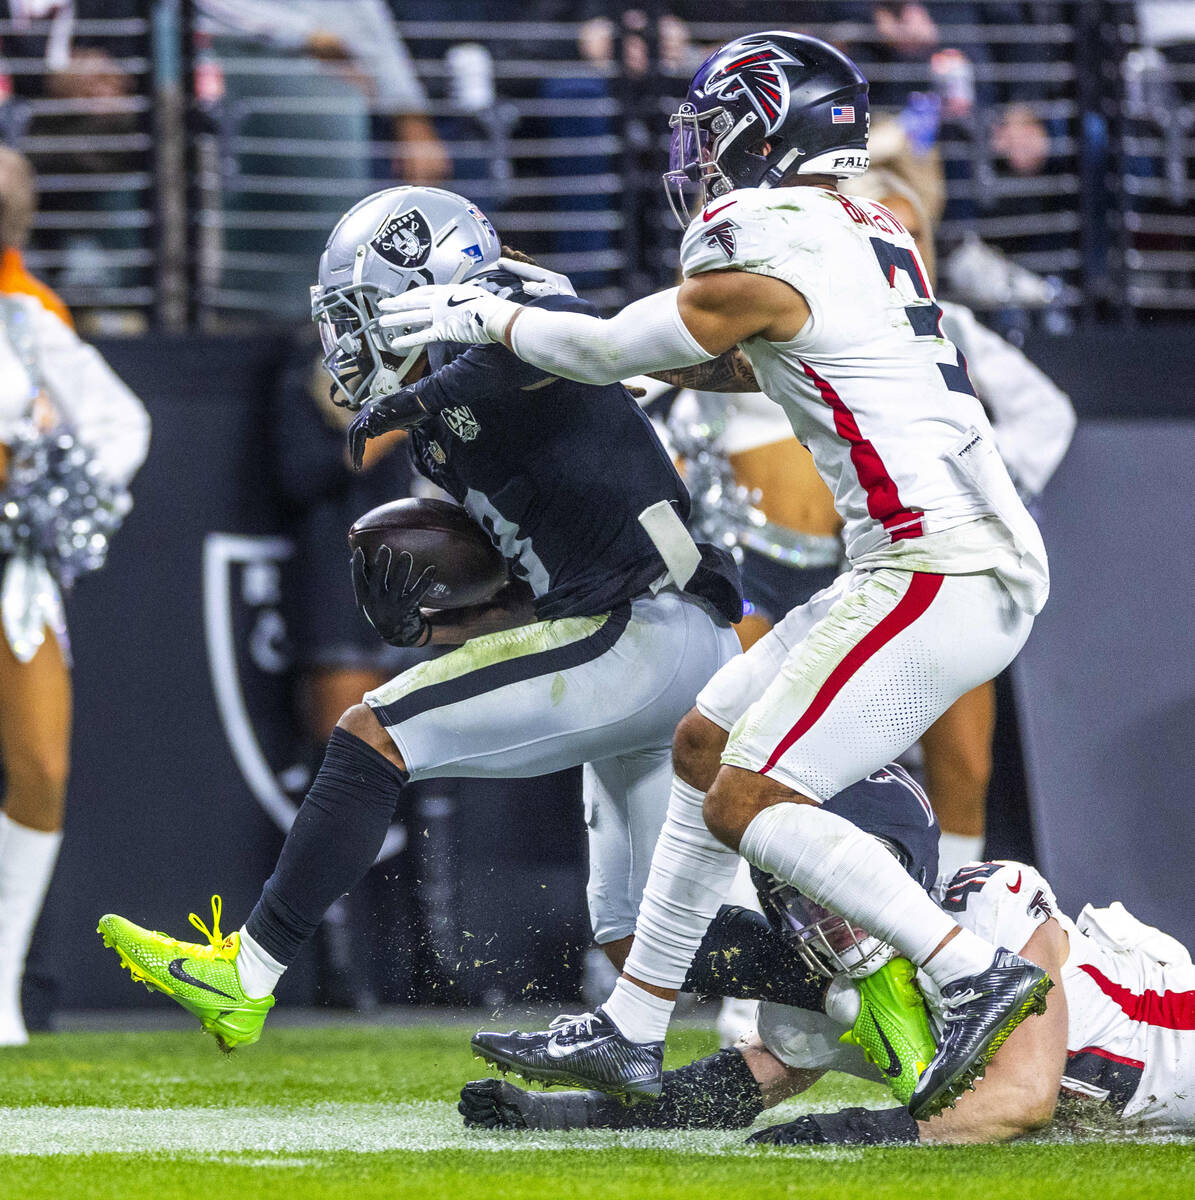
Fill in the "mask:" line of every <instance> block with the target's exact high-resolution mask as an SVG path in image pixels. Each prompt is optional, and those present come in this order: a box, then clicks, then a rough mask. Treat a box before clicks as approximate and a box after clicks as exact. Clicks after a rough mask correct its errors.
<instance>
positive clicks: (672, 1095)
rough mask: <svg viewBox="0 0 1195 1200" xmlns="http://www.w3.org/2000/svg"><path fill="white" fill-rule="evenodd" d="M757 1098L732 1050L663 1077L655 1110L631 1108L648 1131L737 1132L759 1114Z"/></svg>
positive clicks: (758, 1094) (746, 1070)
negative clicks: (724, 1130) (722, 1130)
mask: <svg viewBox="0 0 1195 1200" xmlns="http://www.w3.org/2000/svg"><path fill="white" fill-rule="evenodd" d="M763 1107H764V1105H763V1093H762V1092H761V1091H760V1089H759V1084H758V1083H757V1082H756V1079H755V1076H754V1075H752V1074H751V1068H750V1067H749V1066H747V1060H746V1059H745V1058H744V1057H743V1056H742V1055H741V1054H740V1053H739V1052H738V1051H737V1050H719V1051H718V1052H717V1053H716V1054H711V1055H710V1056H709V1057H708V1058H699V1059H698V1060H697V1061H696V1062H691V1063H689V1065H688V1066H685V1067H681V1068H680V1070H679V1071H665V1072H664V1087H663V1090H662V1091H661V1092H660V1099H659V1101H658V1102H657V1103H655V1104H637V1105H635V1107H634V1108H633V1109H631V1110H630V1111H631V1112H633V1113H636V1114H638V1113H639V1111H640V1110H641V1109H644V1110H646V1111H645V1112H643V1114H642V1115H643V1116H644V1118H645V1127H646V1128H648V1129H742V1128H743V1127H744V1126H746V1125H750V1124H751V1122H752V1121H754V1120H755V1118H756V1117H758V1116H759V1114H760V1113H761V1112H763Z"/></svg>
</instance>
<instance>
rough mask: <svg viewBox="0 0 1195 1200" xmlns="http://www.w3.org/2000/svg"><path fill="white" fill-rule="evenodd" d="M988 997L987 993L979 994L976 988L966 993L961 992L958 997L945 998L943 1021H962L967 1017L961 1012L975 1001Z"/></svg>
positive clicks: (943, 1002) (942, 1003) (969, 989)
mask: <svg viewBox="0 0 1195 1200" xmlns="http://www.w3.org/2000/svg"><path fill="white" fill-rule="evenodd" d="M984 995H986V993H985V992H977V991H975V989H974V988H968V989H967V991H965V992H960V993H959V994H958V995H957V996H943V997H942V1000H941V1005H942V1014H941V1015H942V1020H943V1021H961V1020H963V1019H964V1018H965V1017H966V1015H967V1014H966V1013H965V1012H962V1011H961V1010H962V1009H964V1008H966V1006H967V1005H968V1004H970V1003H971V1002H972V1001H973V1000H978V999H979V998H980V997H981V996H984Z"/></svg>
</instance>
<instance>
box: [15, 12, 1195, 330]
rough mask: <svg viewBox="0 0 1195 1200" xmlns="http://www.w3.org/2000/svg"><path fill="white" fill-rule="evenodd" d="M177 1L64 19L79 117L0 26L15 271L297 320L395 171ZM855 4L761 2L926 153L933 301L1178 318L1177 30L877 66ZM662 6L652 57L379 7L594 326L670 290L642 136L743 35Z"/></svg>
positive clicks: (489, 188)
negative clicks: (564, 274) (804, 35)
mask: <svg viewBox="0 0 1195 1200" xmlns="http://www.w3.org/2000/svg"><path fill="white" fill-rule="evenodd" d="M201 7H202V5H196V4H194V3H189V2H188V0H151V2H150V3H148V4H145V5H143V6H140V9H142V10H144V11H145V12H146V14H147V15H146V16H145V17H143V18H129V19H121V20H115V19H113V20H100V21H78V22H76V23H75V26H74V31H73V33H74V36H75V37H76V39H78V41H79V42H80V44H83V45H88V44H91V45H95V44H99V45H101V46H105V45H106V46H109V47H110V48H111V49H110V57H111V59H112V60H113V64H114V66H115V68H116V70H117V72H118V74H119V76H120V79H121V81H122V82H121V86H122V87H123V88H124V91H123V93H122V94H120V95H118V96H114V97H111V98H110V99H108V100H107V101H106V102H105V104H104V106H103V111H102V112H97V110H96V107H95V105H94V104H92V102H90V101H88V100H85V99H80V98H77V97H62V96H59V95H54V94H49V93H48V92H47V89H46V88H45V87H44V86H41V87H39V86H38V85H37V82H36V81H37V79H38V77H39V73H40V74H41V75H42V76H44V74H45V72H46V60H45V54H44V51H41V50H38V49H37V44H36V37H41V38H42V39H43V41H44V40H45V39H46V38H48V37H49V34H50V31H51V25H52V22H33V23H31V24H22V25H21V26H20V27H19V28H18V25H17V23H15V22H12V21H8V22H4V21H0V53H2V55H3V59H2V62H3V69H2V70H0V138H3V139H4V140H5V141H8V142H10V143H12V144H14V145H16V146H17V147H18V148H21V149H24V150H25V151H26V152H28V153H29V154H30V155H31V156H32V157H33V158H34V160H35V163H36V165H37V166H38V168H39V173H40V186H41V198H42V210H41V212H40V213H39V215H38V218H37V225H36V227H35V231H34V239H33V244H32V246H31V248H30V250H29V256H28V257H29V265H30V266H31V267H32V268H33V269H34V270H35V271H38V272H40V273H42V274H43V275H45V276H47V277H48V279H49V281H50V282H51V283H52V284H53V285H54V286H56V287H57V288H58V289H59V291H60V292H61V294H62V295H63V297H64V299H65V300H66V301H67V303H68V304H71V305H72V306H75V307H77V308H82V309H84V310H91V311H92V312H93V313H96V314H98V315H99V318H100V324H101V327H104V328H113V329H121V328H125V329H129V330H133V329H136V328H139V327H141V325H143V324H144V323H145V322H146V321H148V322H150V323H154V324H164V325H167V326H174V327H187V326H191V327H201V328H213V329H219V328H225V327H230V326H235V327H238V328H239V327H244V326H245V325H246V324H247V323H248V324H260V323H262V322H263V320H290V319H299V318H301V317H302V316H303V314H304V312H305V310H306V287H307V285H308V284H309V283H310V282H311V280H312V278H313V275H314V269H315V263H316V261H317V259H318V255H319V252H320V249H321V248H322V244H323V240H324V238H325V236H326V234H327V232H328V230H329V229H330V228H331V226H332V224H333V223H334V221H335V220H336V218H337V217H338V216H339V215H340V213H341V212H343V211H344V209H346V208H347V207H348V206H349V205H351V204H352V203H353V202H354V201H355V200H356V199H358V198H360V196H362V195H364V194H366V193H367V192H369V191H371V190H375V189H376V188H379V187H384V186H387V185H389V184H391V183H393V182H396V180H395V176H394V172H393V169H392V163H393V161H394V160H395V158H396V157H401V155H402V154H403V151H404V145H403V143H401V142H400V141H398V140H396V137H395V134H394V128H393V124H392V122H391V121H390V119H389V117H390V114H386V113H383V112H382V111H381V109H380V107H379V106H378V105H377V104H376V103H373V102H371V100H370V99H369V97H368V96H367V95H366V93H365V90H363V88H362V87H361V86H359V82H360V80H359V77H358V83H356V84H354V83H351V82H346V79H345V75H344V72H343V70H342V69H341V67H342V64H326V63H320V62H318V61H316V59H314V58H312V57H310V56H308V55H306V54H304V53H302V52H300V51H298V50H294V49H285V50H280V49H278V48H277V47H275V46H271V45H269V44H267V43H266V42H261V43H255V42H254V41H253V40H252V39H246V38H238V37H231V36H227V35H221V34H220V33H218V32H213V31H212V30H211V28H210V26H205V25H204V24H203V23H202V21H201V19H200V17H199V16H198V15H197V9H199V8H201ZM395 7H396V8H397V7H399V6H395ZM642 7H643V8H644V9H645V10H647V11H651V12H654V13H657V14H659V13H666V12H667V5H666V4H661V3H657V4H645V5H643V6H642ZM876 7H877V6H876V5H874V4H873V3H871V2H870V0H834V2H833V3H823V4H806V3H802V2H797V0H775V2H774V3H773V4H772V5H770V6H769V12H768V21H769V23H771V24H773V25H774V26H786V25H787V26H790V27H796V28H801V29H804V30H806V31H808V32H810V33H814V34H817V35H819V36H823V37H826V38H827V39H829V40H831V41H833V42H835V43H836V44H839V45H842V46H843V47H844V48H846V49H847V50H848V51H849V52H850V53H851V54H852V55H853V56H854V57H855V58H856V59H857V61H858V62H859V64H860V66H861V67H862V68H863V70H864V72H865V73H866V74H867V75H868V77H869V79H870V80H871V81H872V85H873V101H874V108H875V110H876V112H877V118H876V121H877V129H879V128H880V122H881V121H882V119H883V117H882V115H881V114H888V115H889V116H894V117H895V124H893V123H892V122H889V124H888V131H889V133H891V131H892V130H893V129H899V130H902V131H903V132H904V134H905V135H906V136H907V137H909V138H910V140H911V141H912V143H913V144H914V145H915V146H920V147H929V146H930V145H931V144H932V152H933V153H934V154H936V155H937V156H938V157H939V158H940V161H941V166H942V170H943V172H944V175H945V179H946V192H947V200H946V205H945V211H944V213H943V214H942V220H941V223H940V227H939V240H940V247H941V254H940V277H941V278H940V283H941V290H942V291H943V293H944V294H947V295H950V294H953V295H955V296H956V297H957V298H960V299H963V300H965V301H966V302H967V303H969V304H971V305H972V306H973V307H976V308H977V309H979V310H981V312H984V313H986V314H987V315H988V316H989V318H991V319H994V320H995V321H996V322H997V323H998V324H1002V326H1003V327H1004V328H1006V329H1007V328H1012V329H1016V328H1017V327H1018V326H1020V327H1023V328H1024V327H1029V326H1031V325H1032V326H1036V327H1039V328H1044V329H1053V330H1055V331H1063V330H1065V329H1067V328H1070V327H1071V326H1073V324H1074V323H1075V322H1077V321H1090V320H1095V319H1100V318H1108V317H1112V318H1114V319H1119V320H1125V321H1133V320H1136V319H1155V318H1157V317H1160V316H1166V315H1172V316H1177V317H1179V318H1183V317H1187V316H1189V314H1190V313H1191V312H1193V311H1195V218H1192V217H1191V216H1190V215H1189V210H1190V208H1191V201H1192V198H1193V196H1192V193H1193V190H1195V187H1193V185H1192V182H1191V178H1190V166H1191V158H1192V155H1193V152H1195V49H1193V48H1195V29H1193V30H1192V31H1191V32H1190V34H1189V38H1190V40H1189V41H1183V34H1182V30H1181V29H1179V30H1178V31H1177V32H1176V31H1174V30H1170V31H1167V30H1165V29H1163V30H1162V32H1161V33H1159V31H1158V28H1157V27H1156V24H1153V23H1151V22H1150V21H1148V20H1146V19H1144V17H1143V16H1142V12H1143V11H1144V9H1146V8H1147V7H1148V6H1147V5H1141V4H1138V3H1134V2H1133V0H1054V2H1049V3H1032V4H1029V3H1021V4H1015V3H1014V4H1009V3H1003V4H997V5H985V4H976V3H971V2H969V0H938V2H937V3H935V4H932V5H930V6H929V8H930V10H931V11H932V14H933V16H934V18H935V20H936V34H935V35H934V36H935V37H936V41H934V40H933V38H931V39H930V40H929V41H926V42H924V43H923V44H921V45H919V46H915V47H909V46H904V47H899V48H898V47H896V46H894V44H893V41H892V38H890V37H889V38H886V37H885V36H884V34H883V33H882V32H881V30H880V29H879V27H878V26H877V24H876V22H875V19H874V11H875V9H876ZM892 7H894V8H895V7H898V6H892ZM1192 7H1193V8H1195V6H1192ZM684 8H685V11H686V15H687V16H688V17H689V20H688V23H687V26H686V27H684V28H685V29H686V31H687V43H682V44H681V45H680V48H679V49H678V45H677V41H676V38H675V29H673V30H671V31H666V32H665V34H664V35H663V36H661V33H660V29H659V27H658V26H657V25H656V24H654V23H653V22H652V21H647V22H646V23H644V24H643V26H642V27H641V28H640V27H635V26H634V25H633V22H632V21H630V19H629V18H628V17H627V16H626V14H625V13H624V8H623V6H621V5H617V6H616V5H614V4H611V5H609V9H610V11H611V13H612V14H613V19H612V20H611V21H610V22H609V23H608V25H607V27H606V30H605V34H606V36H607V42H606V43H605V44H604V45H599V43H600V41H601V39H600V38H597V39H596V41H595V30H594V27H593V24H592V23H581V22H576V21H539V20H536V21H531V20H525V21H524V20H487V21H482V22H463V21H458V22H451V21H429V20H407V19H405V14H406V13H407V12H410V13H412V14H416V13H417V9H400V11H401V12H402V14H403V17H402V19H400V20H398V22H397V30H398V34H399V36H400V38H401V40H402V41H403V43H404V44H405V48H406V51H407V52H408V53H409V55H410V56H411V58H412V59H413V63H414V69H415V73H416V74H417V76H418V79H419V80H420V82H421V84H422V87H423V88H424V89H425V91H426V93H427V97H428V105H429V110H430V113H431V115H432V117H433V118H434V120H435V124H436V129H437V131H438V135H439V138H440V139H441V141H442V143H443V148H444V150H445V152H446V153H447V156H448V159H449V161H450V163H451V169H450V171H449V173H448V174H447V176H446V177H445V178H444V180H443V182H444V184H445V186H449V187H452V188H453V189H455V190H458V191H460V192H462V193H464V194H467V195H469V196H470V197H471V198H473V199H475V200H476V201H477V202H478V203H479V204H480V205H481V207H482V208H483V209H484V210H485V211H487V213H489V215H490V216H491V217H492V218H493V220H494V222H495V224H496V225H497V226H498V228H499V229H500V231H501V232H502V233H503V235H504V236H505V238H506V240H507V241H508V242H510V243H511V244H513V245H516V246H517V247H518V248H520V249H523V250H526V251H528V252H529V253H532V254H534V255H535V256H536V257H537V258H539V259H541V260H542V261H543V262H544V263H545V265H548V266H551V267H553V268H556V269H559V270H565V271H568V272H569V273H570V274H572V275H573V276H574V277H575V279H576V282H577V284H578V286H579V287H580V288H582V289H583V290H584V291H585V293H586V294H587V295H589V296H590V297H591V298H592V299H594V300H595V302H596V303H598V304H599V306H600V307H602V308H604V309H611V308H613V307H615V306H617V305H618V304H620V303H622V302H624V301H625V300H626V299H629V298H633V297H634V296H636V295H639V294H642V293H643V292H644V291H646V290H649V289H651V288H654V287H658V286H661V285H665V284H667V283H669V282H671V280H672V279H673V278H674V273H675V264H676V247H677V244H678V240H679V230H677V229H675V228H674V226H673V224H672V222H671V219H670V217H668V216H667V213H666V209H665V206H664V204H663V199H662V190H661V188H660V185H659V173H660V170H661V168H662V166H663V165H664V159H665V157H666V152H667V133H666V129H667V126H666V117H667V114H668V112H670V111H671V110H672V109H673V107H674V106H675V103H676V101H677V99H678V98H679V97H680V95H681V94H682V93H683V90H684V86H685V83H686V81H687V78H688V76H689V74H690V73H691V71H692V69H693V67H694V65H695V64H696V62H697V61H698V60H699V59H700V56H701V52H702V49H703V48H705V47H710V46H713V45H716V44H718V43H720V42H722V41H725V40H727V39H729V38H731V37H733V36H736V35H738V34H740V33H742V32H744V30H745V29H746V26H745V25H744V24H743V23H742V22H741V21H739V20H728V19H727V14H728V13H731V14H735V15H736V16H737V13H738V6H737V5H735V4H712V3H711V4H708V5H701V4H695V3H689V4H686V5H685V6H684ZM744 15H745V17H746V18H747V19H750V18H751V16H752V14H751V13H750V12H748V11H747V10H746V9H744ZM811 15H813V16H817V17H819V18H820V19H819V20H818V21H816V22H812V23H811V22H810V21H808V20H807V18H808V17H809V16H811ZM993 15H995V17H998V18H1000V19H990V18H992V17H993ZM983 17H986V18H989V19H984V20H980V19H979V18H983ZM707 18H708V19H707ZM31 39H33V40H32V41H31ZM931 43H932V44H931ZM30 46H32V47H33V49H30ZM629 64H633V66H632V65H629ZM6 80H7V95H8V99H7V100H5V99H3V95H4V93H5V81H6ZM183 81H186V87H185V88H184V87H183V86H182V85H183ZM184 93H185V96H184ZM1010 110H1011V112H1012V113H1013V115H1014V117H1015V120H1016V122H1017V123H1018V124H1019V130H1018V132H1019V135H1020V136H1019V138H1017V137H1012V136H1011V135H1010V134H1009V131H1008V128H1007V126H1008V119H1007V118H1008V114H1009V112H1010ZM105 122H106V123H107V127H106V128H105ZM1010 140H1011V142H1012V144H1013V145H1014V146H1015V145H1018V144H1019V146H1020V149H1021V155H1022V161H1020V162H1019V163H1014V162H1013V161H1011V159H1010V155H1009V153H1008V145H1009V143H1010ZM406 148H408V149H409V148H410V147H406ZM993 251H994V252H995V253H994V254H993V253H992V252H993ZM1022 268H1023V270H1022Z"/></svg>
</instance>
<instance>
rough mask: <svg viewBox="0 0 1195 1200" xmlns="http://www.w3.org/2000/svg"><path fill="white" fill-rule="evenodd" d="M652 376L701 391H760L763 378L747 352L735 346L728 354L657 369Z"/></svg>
mask: <svg viewBox="0 0 1195 1200" xmlns="http://www.w3.org/2000/svg"><path fill="white" fill-rule="evenodd" d="M651 377H652V379H658V380H660V381H661V382H662V383H669V384H671V385H672V386H673V387H687V388H693V389H694V390H696V391H699V392H758V391H759V382H758V381H757V380H756V378H755V372H754V371H753V370H752V369H751V364H750V363H749V362H748V361H747V358H746V356H745V355H744V354H743V352H742V351H741V350H740V349H739V348H738V347H737V346H733V347H731V349H729V350H727V351H726V353H725V354H720V355H719V356H718V357H717V358H711V359H710V360H709V362H703V363H697V365H696V366H692V367H677V368H676V369H675V370H672V371H653V372H652V373H651Z"/></svg>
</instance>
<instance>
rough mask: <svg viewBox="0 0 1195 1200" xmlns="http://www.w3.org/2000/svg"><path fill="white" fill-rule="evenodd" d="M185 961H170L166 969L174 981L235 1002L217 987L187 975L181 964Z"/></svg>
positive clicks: (233, 997)
mask: <svg viewBox="0 0 1195 1200" xmlns="http://www.w3.org/2000/svg"><path fill="white" fill-rule="evenodd" d="M186 961H187V960H186V959H185V958H174V959H171V961H170V966H168V967H167V968H166V969H167V970H168V971H169V972H170V974H171V975H173V976H174V978H175V979H177V980H179V981H180V982H182V983H189V984H190V985H191V986H192V987H197V988H203V990H204V991H205V992H215V993H216V995H217V996H223V997H224V998H225V999H226V1000H232V1001H235V1000H236V997H235V996H230V995H229V994H228V993H227V992H222V991H221V990H220V989H219V988H218V987H212V985H211V984H210V983H204V982H203V980H202V979H196V978H195V976H194V975H191V974H188V972H187V969H186V967H184V966H183V963H185V962H186Z"/></svg>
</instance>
